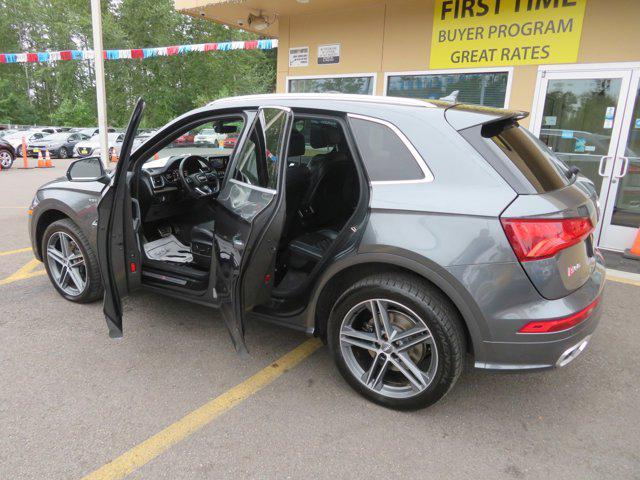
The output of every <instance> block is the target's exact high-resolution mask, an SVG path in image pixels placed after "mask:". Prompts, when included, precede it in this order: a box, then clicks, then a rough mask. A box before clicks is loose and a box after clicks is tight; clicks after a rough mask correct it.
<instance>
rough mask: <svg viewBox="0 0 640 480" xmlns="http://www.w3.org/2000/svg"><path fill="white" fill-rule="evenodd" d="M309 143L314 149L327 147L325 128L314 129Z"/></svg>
mask: <svg viewBox="0 0 640 480" xmlns="http://www.w3.org/2000/svg"><path fill="white" fill-rule="evenodd" d="M309 143H311V147H312V148H323V147H326V146H327V137H326V135H325V134H324V128H322V127H313V128H312V129H311V132H310V135H309Z"/></svg>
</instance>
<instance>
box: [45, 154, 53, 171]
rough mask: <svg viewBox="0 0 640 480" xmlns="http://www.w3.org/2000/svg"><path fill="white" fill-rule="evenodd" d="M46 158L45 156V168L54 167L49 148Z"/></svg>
mask: <svg viewBox="0 0 640 480" xmlns="http://www.w3.org/2000/svg"><path fill="white" fill-rule="evenodd" d="M44 158H45V162H44V166H45V168H53V162H52V161H51V155H49V150H47V153H46V155H45V156H44Z"/></svg>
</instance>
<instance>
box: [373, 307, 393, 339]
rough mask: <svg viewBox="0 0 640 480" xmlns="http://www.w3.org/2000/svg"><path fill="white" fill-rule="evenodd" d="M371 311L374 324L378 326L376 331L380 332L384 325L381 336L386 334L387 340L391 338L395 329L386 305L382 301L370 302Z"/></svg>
mask: <svg viewBox="0 0 640 480" xmlns="http://www.w3.org/2000/svg"><path fill="white" fill-rule="evenodd" d="M369 309H370V310H371V314H372V315H373V324H374V325H375V326H376V331H377V332H378V331H380V325H382V332H381V335H382V333H384V334H385V336H386V337H387V338H391V336H392V335H393V334H394V329H393V327H392V326H391V321H390V320H389V312H388V311H387V308H386V307H385V306H384V303H382V301H381V300H372V301H371V302H369Z"/></svg>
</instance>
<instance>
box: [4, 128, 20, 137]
mask: <svg viewBox="0 0 640 480" xmlns="http://www.w3.org/2000/svg"><path fill="white" fill-rule="evenodd" d="M17 131H18V130H16V129H15V128H7V129H4V130H0V138H4V137H6V136H7V135H12V134H14V133H16V132H17Z"/></svg>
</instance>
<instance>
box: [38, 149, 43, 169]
mask: <svg viewBox="0 0 640 480" xmlns="http://www.w3.org/2000/svg"><path fill="white" fill-rule="evenodd" d="M38 168H44V160H42V152H38Z"/></svg>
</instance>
